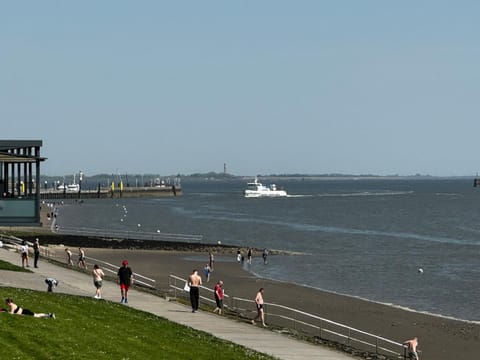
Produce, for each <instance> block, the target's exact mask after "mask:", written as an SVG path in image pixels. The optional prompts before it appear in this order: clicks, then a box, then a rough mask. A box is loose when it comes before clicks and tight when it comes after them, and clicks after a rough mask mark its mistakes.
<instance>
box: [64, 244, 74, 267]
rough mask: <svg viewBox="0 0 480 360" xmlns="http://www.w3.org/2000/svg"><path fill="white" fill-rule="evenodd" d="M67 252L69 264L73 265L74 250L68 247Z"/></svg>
mask: <svg viewBox="0 0 480 360" xmlns="http://www.w3.org/2000/svg"><path fill="white" fill-rule="evenodd" d="M65 252H66V253H67V265H69V266H73V260H72V252H71V251H70V249H69V248H66V249H65Z"/></svg>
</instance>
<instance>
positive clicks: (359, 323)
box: [58, 248, 480, 360]
mask: <svg viewBox="0 0 480 360" xmlns="http://www.w3.org/2000/svg"><path fill="white" fill-rule="evenodd" d="M72 250H74V254H76V252H75V250H76V249H72ZM227 252H230V250H228V251H227ZM86 253H87V256H89V257H92V258H97V259H101V260H103V261H107V262H109V263H112V264H120V263H121V261H122V260H123V259H128V260H129V263H130V265H131V267H132V268H133V270H134V271H135V272H138V273H139V274H142V275H145V276H148V277H152V278H154V279H155V280H156V282H157V287H158V288H160V289H165V291H167V290H168V276H169V274H174V275H177V276H180V277H184V278H186V277H187V276H188V275H189V274H190V273H191V271H192V270H193V269H194V268H195V269H198V270H199V272H200V273H202V271H201V270H202V269H203V266H205V264H206V262H207V260H208V252H182V251H162V250H129V249H105V248H87V249H86ZM58 254H59V257H61V256H64V254H61V252H60V251H59V252H58ZM233 257H234V255H233V254H230V253H229V254H215V266H214V272H213V273H212V276H211V279H210V282H209V283H206V284H204V285H206V286H209V285H211V287H213V286H214V284H215V282H216V281H217V280H219V279H221V280H223V281H224V283H225V290H226V293H228V294H230V295H234V296H237V297H243V298H248V299H252V298H253V297H254V295H255V292H256V291H257V290H258V289H259V288H260V287H263V288H265V293H264V297H265V301H266V302H267V303H268V302H271V303H275V304H282V305H286V306H289V307H293V308H296V309H301V310H303V311H306V312H309V313H312V314H315V315H318V316H320V317H324V318H327V319H330V320H333V321H335V322H339V323H342V324H346V325H348V326H351V327H354V328H357V329H361V330H364V331H367V332H369V333H373V334H376V335H379V336H382V337H385V338H388V339H391V340H393V341H397V342H403V341H404V340H406V339H409V338H412V337H414V336H416V337H418V338H419V341H420V345H419V349H420V350H421V351H422V356H421V358H422V359H436V360H447V359H448V360H450V359H474V358H476V357H477V356H478V353H479V352H480V343H479V335H480V325H479V324H476V323H467V322H463V321H457V320H453V319H448V318H443V317H438V316H432V315H428V314H422V313H417V312H413V311H408V310H404V309H400V308H397V307H394V306H388V305H383V304H378V303H373V302H369V301H364V300H361V299H357V298H352V297H348V296H342V295H338V294H332V293H328V292H323V291H319V290H316V289H311V288H308V287H303V286H298V285H295V284H289V283H282V282H278V281H271V280H266V279H260V278H257V277H255V276H253V275H252V274H250V273H249V272H248V271H245V270H244V269H243V268H242V266H241V264H239V263H237V262H236V261H235V260H234V259H233ZM267 266H268V265H267ZM267 322H268V320H267Z"/></svg>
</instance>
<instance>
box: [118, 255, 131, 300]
mask: <svg viewBox="0 0 480 360" xmlns="http://www.w3.org/2000/svg"><path fill="white" fill-rule="evenodd" d="M117 284H118V285H120V292H121V294H122V300H120V302H121V303H124V304H128V289H130V286H132V284H133V272H132V269H131V268H130V267H129V266H128V261H127V260H123V261H122V267H121V268H120V269H118V273H117Z"/></svg>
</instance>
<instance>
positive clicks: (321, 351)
mask: <svg viewBox="0 0 480 360" xmlns="http://www.w3.org/2000/svg"><path fill="white" fill-rule="evenodd" d="M0 259H2V260H4V261H8V262H10V263H12V264H16V265H20V264H21V260H20V254H18V253H16V252H14V251H9V250H6V249H0ZM32 264H33V261H32ZM32 264H31V267H30V270H32V271H34V273H22V272H16V271H1V272H0V286H10V287H18V288H25V289H33V290H40V291H46V290H47V286H46V284H45V278H46V277H53V278H55V279H57V280H58V281H59V282H60V283H59V286H58V287H57V288H56V289H55V290H54V291H55V292H59V293H66V294H72V295H81V296H92V297H93V295H94V293H95V291H94V286H93V282H92V278H91V276H89V275H87V274H84V273H82V272H79V271H73V270H69V269H67V268H64V267H61V266H56V265H53V264H51V263H48V262H42V261H40V262H39V268H37V269H35V268H33V266H32ZM102 295H103V298H104V299H105V300H110V301H115V302H118V301H119V300H120V290H119V288H118V286H117V285H116V284H115V283H114V282H111V281H104V283H103V287H102ZM128 301H129V303H128V305H126V306H131V307H133V308H136V309H140V310H143V311H147V312H150V313H152V314H155V315H158V316H161V317H163V318H166V319H168V320H170V321H173V322H176V323H179V324H183V325H186V326H189V327H192V328H194V329H198V330H202V331H205V332H207V333H210V334H213V335H214V336H216V337H218V338H221V339H225V340H228V341H231V342H233V343H236V344H240V345H243V346H245V347H247V348H250V349H253V350H256V351H259V352H262V353H266V354H270V355H273V356H274V357H276V358H279V359H286V360H290V359H292V360H302V359H319V360H327V359H328V360H351V359H352V357H351V356H349V355H348V354H344V353H341V352H338V351H336V350H332V349H328V348H325V347H322V346H315V345H312V344H309V343H307V342H303V341H300V340H295V339H293V338H291V337H288V336H286V335H282V334H278V333H275V332H273V331H269V330H268V329H262V328H260V327H257V326H253V325H249V324H247V323H241V322H238V321H234V320H231V319H228V318H224V317H220V316H218V315H216V314H212V313H209V312H204V311H199V312H197V313H195V314H192V312H191V309H190V308H189V307H187V306H184V305H182V304H179V303H177V302H172V301H168V300H165V299H163V298H161V297H158V296H155V295H151V294H148V293H145V292H142V291H137V290H135V289H131V290H130V291H129V296H128Z"/></svg>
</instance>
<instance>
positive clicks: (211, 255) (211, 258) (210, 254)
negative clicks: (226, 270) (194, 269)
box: [208, 251, 214, 272]
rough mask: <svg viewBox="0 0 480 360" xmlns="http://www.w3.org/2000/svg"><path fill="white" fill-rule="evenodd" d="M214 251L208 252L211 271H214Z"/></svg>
mask: <svg viewBox="0 0 480 360" xmlns="http://www.w3.org/2000/svg"><path fill="white" fill-rule="evenodd" d="M213 262H214V261H213V253H212V252H211V251H210V252H209V253H208V263H209V265H210V272H213Z"/></svg>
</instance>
